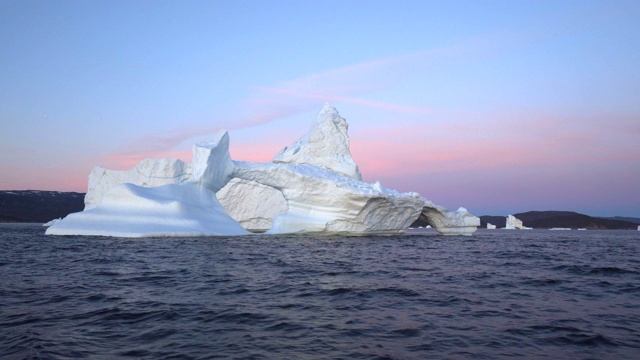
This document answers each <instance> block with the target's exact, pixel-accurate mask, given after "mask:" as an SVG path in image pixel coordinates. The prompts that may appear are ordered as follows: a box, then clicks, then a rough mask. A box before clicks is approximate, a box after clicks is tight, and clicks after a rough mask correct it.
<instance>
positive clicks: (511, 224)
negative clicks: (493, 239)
mask: <svg viewBox="0 0 640 360" xmlns="http://www.w3.org/2000/svg"><path fill="white" fill-rule="evenodd" d="M504 228H505V229H508V230H515V229H517V230H530V229H531V228H530V227H526V226H524V225H523V224H522V220H520V219H518V218H516V217H515V216H513V215H508V216H507V223H506V226H505V227H504Z"/></svg>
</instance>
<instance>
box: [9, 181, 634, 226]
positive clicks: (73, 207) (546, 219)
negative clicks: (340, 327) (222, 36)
mask: <svg viewBox="0 0 640 360" xmlns="http://www.w3.org/2000/svg"><path fill="white" fill-rule="evenodd" d="M84 195H85V194H84V193H79V192H63V191H45V190H0V223H46V222H48V221H50V220H53V219H57V218H63V217H65V216H67V215H68V214H70V213H74V212H78V211H82V210H83V209H84ZM512 215H514V216H515V217H516V218H518V219H520V220H522V222H523V225H524V226H527V227H532V228H534V229H551V228H571V229H587V230H596V229H597V230H637V228H638V225H640V218H634V217H622V216H616V217H607V218H603V217H593V216H589V215H585V214H580V213H577V212H571V211H528V212H523V213H517V214H512ZM480 223H481V224H480V227H481V228H486V227H487V223H490V224H493V225H496V227H497V228H504V227H505V223H506V214H505V215H504V216H498V215H483V216H480ZM427 225H429V224H427V223H421V222H420V221H416V222H414V223H413V224H412V225H411V227H414V228H417V227H420V226H423V227H424V226H427Z"/></svg>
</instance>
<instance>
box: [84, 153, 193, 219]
mask: <svg viewBox="0 0 640 360" xmlns="http://www.w3.org/2000/svg"><path fill="white" fill-rule="evenodd" d="M189 178H191V166H190V165H189V164H188V163H186V162H184V161H182V160H179V159H169V158H164V159H145V160H142V161H141V162H139V163H138V164H137V165H136V166H135V167H134V168H133V169H130V170H109V169H105V168H103V167H100V166H96V167H94V168H93V170H92V171H91V173H90V174H89V187H88V189H87V194H86V195H85V197H84V208H85V210H88V209H92V208H94V207H96V206H98V205H99V204H100V203H101V202H102V197H103V196H104V194H106V193H107V192H109V190H111V189H112V188H114V187H115V186H117V185H120V184H124V183H130V184H135V185H139V186H144V187H153V186H160V185H166V184H177V183H181V182H184V181H186V180H188V179H189Z"/></svg>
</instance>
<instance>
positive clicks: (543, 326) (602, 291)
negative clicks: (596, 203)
mask: <svg viewBox="0 0 640 360" xmlns="http://www.w3.org/2000/svg"><path fill="white" fill-rule="evenodd" d="M43 234H44V228H42V227H41V226H35V225H7V224H5V225H0V279H1V280H0V334H1V335H0V358H3V359H24V358H42V359H58V358H74V359H75V358H92V359H93V358H98V359H103V358H104V359H107V358H108V359H111V358H139V359H215V358H224V359H282V358H291V359H299V358H305V359H316V358H318V359H424V358H442V359H447V358H452V359H465V358H467V359H496V358H556V359H559V358H564V359H569V358H570V359H624V358H627V359H637V358H638V354H640V330H639V329H640V232H635V231H543V230H531V231H509V230H492V231H490V230H480V231H478V232H477V233H476V235H475V236H473V237H442V236H437V235H436V234H435V233H434V232H432V231H413V232H410V233H408V234H406V235H403V236H397V237H355V238H344V237H297V236H248V237H236V238H230V237H229V238H227V237H207V238H155V239H138V240H130V239H113V238H103V237H80V236H65V237H49V236H44V235H43Z"/></svg>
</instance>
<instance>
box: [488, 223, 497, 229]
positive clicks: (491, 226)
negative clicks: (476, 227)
mask: <svg viewBox="0 0 640 360" xmlns="http://www.w3.org/2000/svg"><path fill="white" fill-rule="evenodd" d="M495 228H496V226H495V225H493V224H492V223H487V229H490V230H493V229H495Z"/></svg>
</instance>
